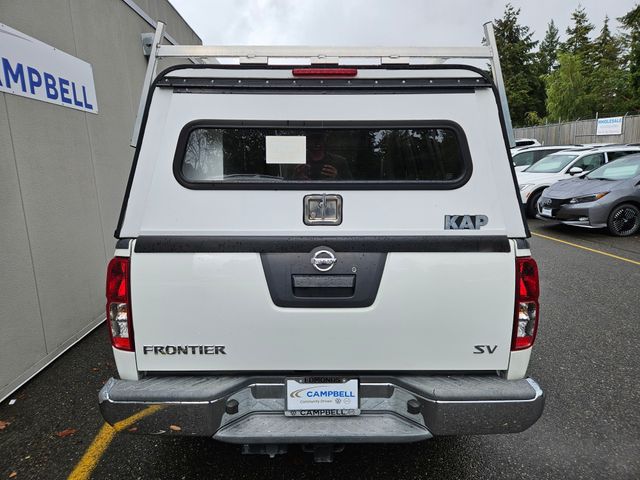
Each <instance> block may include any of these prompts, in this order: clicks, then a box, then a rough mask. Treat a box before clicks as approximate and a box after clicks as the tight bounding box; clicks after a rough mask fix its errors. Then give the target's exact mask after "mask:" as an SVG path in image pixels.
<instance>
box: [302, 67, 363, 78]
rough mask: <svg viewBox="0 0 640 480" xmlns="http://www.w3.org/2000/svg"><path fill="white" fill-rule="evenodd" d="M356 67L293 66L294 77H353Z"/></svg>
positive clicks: (356, 73) (356, 72) (356, 70)
mask: <svg viewBox="0 0 640 480" xmlns="http://www.w3.org/2000/svg"><path fill="white" fill-rule="evenodd" d="M356 75H358V69H357V68H294V69H293V76H294V77H355V76H356Z"/></svg>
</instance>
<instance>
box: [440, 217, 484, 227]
mask: <svg viewBox="0 0 640 480" xmlns="http://www.w3.org/2000/svg"><path fill="white" fill-rule="evenodd" d="M488 223H489V217H487V216H486V215H445V216H444V229H445V230H480V229H481V228H482V227H484V226H485V225H487V224H488Z"/></svg>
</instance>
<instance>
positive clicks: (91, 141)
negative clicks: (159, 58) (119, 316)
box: [0, 0, 201, 400]
mask: <svg viewBox="0 0 640 480" xmlns="http://www.w3.org/2000/svg"><path fill="white" fill-rule="evenodd" d="M135 2H136V3H135V4H134V3H133V2H132V1H124V0H47V1H46V2H42V1H40V0H21V1H19V2H17V1H14V0H0V22H1V23H4V24H6V25H8V26H9V27H12V28H14V29H17V30H19V31H21V32H23V33H25V34H27V35H30V36H32V37H34V38H37V39H38V40H41V41H43V42H45V43H47V44H49V45H51V46H53V47H56V48H58V49H60V50H63V51H64V52H66V53H69V54H70V55H73V56H75V57H78V58H80V59H82V60H84V61H86V62H88V63H90V64H91V65H92V67H93V77H94V81H95V86H96V93H97V100H98V106H99V113H98V114H97V115H94V114H88V113H85V112H82V111H78V110H73V109H70V108H64V107H61V106H58V105H54V104H50V103H45V102H41V101H36V100H33V99H29V98H25V97H19V96H16V95H10V94H5V93H0V400H1V399H2V398H4V397H6V396H7V395H8V394H9V393H10V392H11V391H13V390H14V389H15V388H17V387H18V386H19V385H21V384H22V383H24V382H25V381H26V380H28V379H29V378H30V377H31V376H32V375H33V374H35V373H36V372H37V371H39V370H40V369H41V368H43V367H44V366H45V365H46V364H47V363H49V362H50V361H51V360H53V359H54V358H55V357H56V356H57V355H59V354H60V353H62V352H63V351H64V350H65V349H66V348H68V347H69V346H70V345H72V344H73V343H74V342H75V341H77V340H78V339H79V338H81V337H82V336H83V335H84V334H86V333H87V332H89V331H90V330H91V329H92V328H94V327H95V325H96V324H98V323H99V322H101V321H102V319H103V318H104V302H105V300H104V288H105V286H104V282H105V265H106V262H107V261H108V259H109V258H110V257H111V256H112V254H113V248H114V238H113V231H114V229H115V227H116V223H117V219H118V214H119V211H120V206H121V202H122V197H123V194H124V189H125V185H126V179H127V176H128V174H129V169H130V166H131V161H132V158H133V149H132V148H131V147H130V146H129V141H130V137H131V131H132V128H133V123H134V120H135V115H136V111H137V107H138V100H139V97H140V92H141V88H142V83H143V78H144V73H145V69H146V65H147V59H146V57H144V55H143V53H142V44H141V39H140V34H141V33H146V32H152V31H153V30H154V26H155V20H162V21H164V22H165V23H166V24H167V34H168V36H169V37H170V38H171V39H172V40H173V41H175V42H177V43H182V44H200V43H201V41H200V39H199V38H198V36H197V35H196V34H195V33H194V32H193V31H192V30H191V29H190V27H189V26H188V25H187V24H186V22H185V21H184V20H183V19H182V18H181V17H180V16H179V15H178V13H177V12H176V11H175V10H174V9H173V7H172V6H171V5H170V4H169V2H168V1H167V0H135ZM136 8H138V9H140V10H141V11H144V12H146V19H145V18H143V17H145V15H144V13H142V12H136ZM150 23H153V24H154V26H152V25H150ZM106 338H107V337H106V331H105V341H106Z"/></svg>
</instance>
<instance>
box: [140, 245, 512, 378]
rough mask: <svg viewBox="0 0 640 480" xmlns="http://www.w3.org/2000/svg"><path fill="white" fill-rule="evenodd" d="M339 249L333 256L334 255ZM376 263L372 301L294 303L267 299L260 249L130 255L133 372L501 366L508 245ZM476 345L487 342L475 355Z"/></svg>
mask: <svg viewBox="0 0 640 480" xmlns="http://www.w3.org/2000/svg"><path fill="white" fill-rule="evenodd" d="M299 254H300V255H301V256H302V257H301V258H306V257H305V256H306V255H309V253H308V252H299ZM342 255H343V254H342V253H341V252H340V251H336V257H337V258H338V259H339V260H340V258H341V256H342ZM354 258H355V260H354ZM357 258H358V257H357V256H356V257H348V258H347V260H344V262H346V263H348V265H346V264H345V265H343V267H346V268H349V269H355V271H356V272H357V273H360V272H361V271H362V268H363V267H365V265H362V264H358V260H357ZM381 258H382V260H381V262H382V265H381V269H380V270H381V276H380V279H379V288H376V291H375V292H374V295H373V298H372V303H371V302H369V303H371V304H370V305H369V306H356V307H350V306H348V305H341V304H340V302H337V305H339V306H332V307H322V306H318V305H317V304H316V305H315V306H311V307H296V306H278V305H276V302H274V298H273V291H270V288H269V285H268V281H267V280H268V278H267V277H268V273H269V272H268V270H269V264H268V262H267V263H265V254H264V253H262V254H261V253H257V252H253V253H252V252H219V251H215V252H202V251H200V252H186V253H165V252H155V253H139V252H136V253H134V255H133V257H132V261H131V284H132V316H133V323H134V338H135V349H136V353H137V355H136V358H137V364H138V369H139V370H146V371H308V370H315V371H349V370H353V371H355V370H358V371H362V370H366V371H385V370H386V371H390V370H395V371H398V370H406V371H472V370H473V371H489V370H503V369H506V368H507V367H508V362H509V350H510V343H511V332H512V322H513V311H514V290H515V284H514V253H513V251H510V252H499V251H493V252H486V251H475V252H471V251H468V252H428V251H421V252H416V251H412V252H406V251H405V252H398V251H395V252H394V251H389V252H385V254H384V255H383V256H382V257H381ZM363 259H364V257H360V260H359V261H360V263H362V262H363V261H364V260H363ZM344 262H343V263H344ZM351 263H353V265H351ZM265 266H266V267H268V268H267V269H266V270H265ZM287 272H288V273H287V275H288V274H291V278H288V279H287V277H281V278H285V280H284V281H286V282H288V281H291V282H292V283H291V285H287V286H286V288H292V289H293V288H294V287H295V284H299V285H304V282H302V283H300V282H298V283H294V282H293V276H294V274H295V273H296V272H295V269H290V270H287ZM356 278H357V277H356ZM357 281H359V280H356V282H357ZM272 290H273V286H272ZM365 304H366V302H365ZM476 345H481V346H486V347H488V348H486V347H484V348H482V351H483V352H484V353H480V352H479V350H478V349H477V348H475V346H476ZM216 347H217V348H216ZM490 352H491V353H490Z"/></svg>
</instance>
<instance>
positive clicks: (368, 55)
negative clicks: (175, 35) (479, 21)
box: [131, 22, 514, 147]
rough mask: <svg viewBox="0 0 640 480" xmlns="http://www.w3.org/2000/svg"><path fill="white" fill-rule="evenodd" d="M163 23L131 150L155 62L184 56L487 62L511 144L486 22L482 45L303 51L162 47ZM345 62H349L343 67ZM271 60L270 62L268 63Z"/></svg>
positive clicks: (262, 61) (264, 61) (295, 61)
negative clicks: (465, 60) (483, 44)
mask: <svg viewBox="0 0 640 480" xmlns="http://www.w3.org/2000/svg"><path fill="white" fill-rule="evenodd" d="M164 30H165V24H164V23H163V22H157V27H156V31H155V34H154V36H153V41H152V43H151V45H150V46H149V45H145V46H146V47H149V48H148V51H149V63H148V65H147V71H146V73H145V77H144V85H143V87H142V95H141V96H140V104H139V105H138V115H137V117H136V121H135V124H134V127H133V135H132V137H131V146H133V147H135V146H136V145H137V143H138V136H139V135H140V125H141V122H142V116H143V114H144V108H145V105H146V103H147V96H148V95H149V89H150V87H151V84H152V82H153V80H154V79H155V77H156V68H157V65H158V59H160V58H185V59H188V60H190V61H191V62H194V63H210V64H212V65H215V64H218V63H219V61H218V60H219V59H234V60H235V61H237V62H239V63H240V64H243V65H247V64H250V65H256V66H257V67H259V66H268V65H274V64H279V65H282V63H276V62H277V61H278V60H281V61H282V60H287V61H288V62H289V63H288V64H290V65H323V64H325V65H326V64H332V65H345V64H348V65H353V64H354V63H353V61H354V60H356V59H361V60H363V61H365V62H367V64H370V63H369V62H371V61H372V60H373V61H375V62H376V63H374V65H380V66H384V65H402V64H405V65H409V64H412V65H416V64H433V63H444V62H445V61H446V60H449V59H454V58H455V59H467V60H470V59H471V60H487V61H488V62H489V64H490V65H491V72H492V75H493V82H494V84H495V86H496V87H497V89H498V93H499V97H500V103H501V105H502V111H503V115H504V121H505V126H506V129H507V134H508V137H509V144H510V145H511V146H512V147H513V146H514V137H513V128H512V125H511V116H510V114H509V105H508V102H507V95H506V92H505V87H504V81H503V78H502V69H501V67H500V58H499V56H498V49H497V46H496V38H495V33H494V30H493V24H492V23H491V22H488V23H485V24H484V36H485V43H486V45H485V46H481V47H307V46H244V45H243V46H209V45H162V44H161V41H162V38H163V36H164ZM344 60H348V61H349V63H345V62H344ZM274 61H275V62H274Z"/></svg>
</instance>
